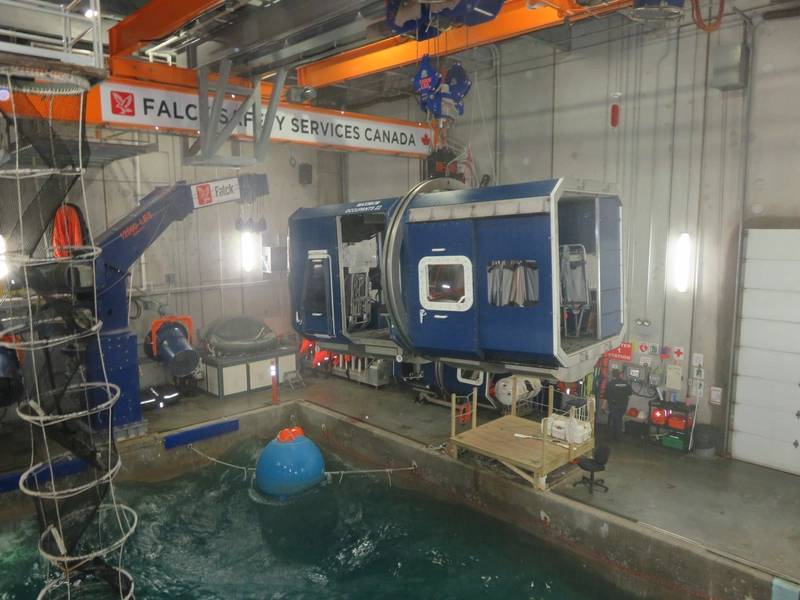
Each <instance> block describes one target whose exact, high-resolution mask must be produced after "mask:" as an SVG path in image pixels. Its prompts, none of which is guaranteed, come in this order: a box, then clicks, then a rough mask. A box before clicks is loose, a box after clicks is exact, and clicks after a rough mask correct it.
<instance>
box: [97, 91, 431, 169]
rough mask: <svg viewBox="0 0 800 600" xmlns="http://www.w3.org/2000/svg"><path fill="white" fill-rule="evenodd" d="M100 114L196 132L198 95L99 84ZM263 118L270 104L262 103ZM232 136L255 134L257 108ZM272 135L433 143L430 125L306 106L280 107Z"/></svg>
mask: <svg viewBox="0 0 800 600" xmlns="http://www.w3.org/2000/svg"><path fill="white" fill-rule="evenodd" d="M239 105H240V102H239V101H238V100H234V99H226V100H225V101H224V102H223V105H222V110H221V111H220V122H221V123H227V122H228V121H229V120H230V118H231V117H232V116H233V114H234V113H235V112H236V109H237V108H238V107H239ZM100 106H101V111H102V119H103V121H104V122H107V123H122V124H129V125H145V126H149V127H163V128H165V129H182V130H188V131H197V129H198V127H199V126H200V125H199V119H198V107H197V96H196V95H193V94H190V93H184V92H175V91H171V90H162V89H157V88H150V87H140V86H133V85H125V84H119V83H113V82H112V83H109V82H106V83H102V84H101V85H100ZM261 108H262V111H261V112H262V117H263V115H264V114H265V113H266V107H264V106H262V107H261ZM233 134H234V135H240V136H251V137H252V135H253V112H252V111H248V113H247V114H246V115H245V117H244V118H243V119H242V120H241V121H240V123H239V126H238V127H237V128H236V129H234V131H233ZM271 139H273V140H275V141H279V142H295V143H304V144H314V145H318V146H335V147H337V148H341V149H352V150H361V151H367V152H381V153H396V154H407V155H416V156H427V154H428V152H429V150H430V144H431V142H432V139H431V136H430V134H429V133H428V130H427V128H426V127H424V126H421V125H415V124H413V123H409V124H403V123H394V122H384V121H382V120H380V119H378V118H375V119H371V118H369V117H357V116H353V115H349V114H347V113H342V114H337V113H336V112H335V111H320V110H316V109H312V108H306V107H303V106H297V107H296V108H295V107H291V108H289V107H286V106H281V107H280V108H278V112H277V114H276V115H275V123H274V124H273V126H272V136H271Z"/></svg>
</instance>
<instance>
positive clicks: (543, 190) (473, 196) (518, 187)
mask: <svg viewBox="0 0 800 600" xmlns="http://www.w3.org/2000/svg"><path fill="white" fill-rule="evenodd" d="M558 181H559V180H558V179H546V180H544V181H529V182H527V183H512V184H509V185H498V186H494V187H488V188H471V189H465V190H453V191H449V192H433V193H428V194H420V195H419V196H417V197H416V198H415V199H414V201H413V202H412V203H411V208H424V207H428V206H444V205H447V204H468V203H471V202H493V201H495V200H515V199H518V198H541V197H544V196H549V195H550V194H552V193H553V190H555V188H556V185H558Z"/></svg>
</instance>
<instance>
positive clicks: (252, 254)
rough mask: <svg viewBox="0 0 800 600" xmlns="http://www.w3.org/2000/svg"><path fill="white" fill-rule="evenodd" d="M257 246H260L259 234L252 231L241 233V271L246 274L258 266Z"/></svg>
mask: <svg viewBox="0 0 800 600" xmlns="http://www.w3.org/2000/svg"><path fill="white" fill-rule="evenodd" d="M259 246H261V234H259V233H253V232H252V231H243V232H242V269H244V270H245V271H246V272H247V273H249V272H250V271H252V270H253V269H254V268H255V266H256V264H258V256H259V249H260V248H259Z"/></svg>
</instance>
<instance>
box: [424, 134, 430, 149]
mask: <svg viewBox="0 0 800 600" xmlns="http://www.w3.org/2000/svg"><path fill="white" fill-rule="evenodd" d="M422 143H423V144H424V145H426V146H430V145H431V136H429V135H428V134H427V133H426V134H425V135H423V136H422Z"/></svg>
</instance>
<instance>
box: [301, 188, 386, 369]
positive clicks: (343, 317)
mask: <svg viewBox="0 0 800 600" xmlns="http://www.w3.org/2000/svg"><path fill="white" fill-rule="evenodd" d="M396 204H397V199H396V198H393V199H386V200H375V201H370V202H357V203H354V204H337V205H329V206H322V207H318V208H301V209H299V210H297V211H296V212H295V213H294V214H293V215H292V216H291V217H290V219H289V239H290V248H289V261H290V278H289V290H290V295H291V299H292V310H293V312H294V326H295V329H296V330H297V331H298V332H299V333H300V334H302V335H303V336H305V337H307V338H310V339H314V340H317V341H319V342H322V343H324V345H325V346H326V347H328V348H332V349H337V350H347V349H348V347H349V346H351V345H353V344H356V345H361V346H368V347H369V348H368V351H369V353H375V354H382V355H389V356H394V355H395V353H396V351H397V345H396V344H395V343H394V342H393V341H392V340H391V337H390V335H389V325H388V320H387V317H388V315H387V313H386V307H385V305H384V300H383V298H384V296H383V292H382V285H381V270H380V257H381V254H382V248H383V240H384V235H385V231H386V226H387V222H388V220H389V217H390V215H391V214H392V209H393V208H394V206H395V205H396Z"/></svg>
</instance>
